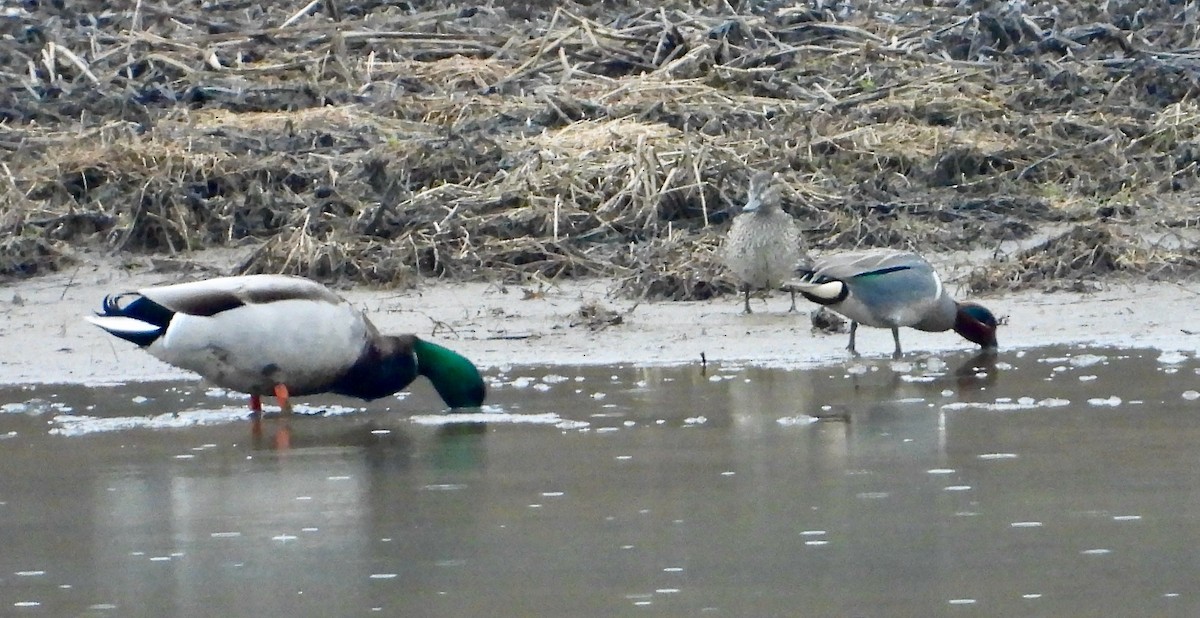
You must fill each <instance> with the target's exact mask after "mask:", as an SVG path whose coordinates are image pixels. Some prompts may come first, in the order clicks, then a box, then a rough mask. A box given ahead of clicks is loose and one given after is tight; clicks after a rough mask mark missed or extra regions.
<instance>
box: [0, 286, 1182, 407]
mask: <svg viewBox="0 0 1200 618" xmlns="http://www.w3.org/2000/svg"><path fill="white" fill-rule="evenodd" d="M203 276H204V275H203V274H200V273H160V272H154V271H152V270H145V269H143V270H135V271H130V270H128V269H123V268H119V267H116V266H114V265H111V264H108V263H105V262H93V263H89V264H87V265H85V266H83V267H81V268H79V269H77V270H74V271H71V272H65V273H61V274H55V275H51V276H45V277H38V278H34V279H31V280H28V281H24V282H19V283H16V284H10V285H8V286H6V287H5V288H4V289H3V290H0V305H2V306H4V308H5V319H4V320H3V321H0V384H21V383H31V382H35V383H89V384H90V383H103V382H111V381H126V380H148V379H166V378H181V377H185V376H186V375H187V374H185V373H184V372H182V371H179V370H176V369H173V368H171V367H169V366H167V365H164V364H163V363H160V362H158V361H157V360H155V359H153V358H151V357H150V356H149V355H147V354H144V353H142V352H140V351H139V350H137V349H136V348H135V347H134V346H132V345H129V344H126V343H125V342H122V341H119V340H117V339H115V338H113V337H111V336H108V335H106V334H104V333H103V332H102V331H100V330H99V329H97V328H96V327H94V326H92V325H90V324H88V323H86V322H84V321H83V320H82V319H80V316H82V315H83V314H85V313H87V312H90V311H92V310H94V309H95V308H97V307H99V304H100V301H101V299H102V298H103V297H104V295H105V294H108V293H113V292H119V291H126V290H132V289H136V288H138V287H140V286H146V285H155V284H160V283H174V282H178V281H186V280H194V279H198V278H202V277H203ZM946 279H947V280H949V281H953V278H952V275H951V276H947V277H946ZM610 283H611V282H608V281H585V282H574V281H572V282H561V283H556V284H554V285H550V286H542V287H540V288H539V287H538V286H503V285H498V284H497V285H489V284H482V283H465V284H463V283H443V282H431V283H428V284H426V285H423V286H421V287H420V288H419V289H416V290H409V291H402V292H397V291H389V290H370V289H361V288H360V289H353V290H346V291H341V293H343V294H344V295H345V296H346V297H347V298H349V299H350V300H351V301H353V302H354V303H356V304H358V305H359V306H361V307H363V308H364V309H365V310H366V311H367V312H368V314H369V315H370V317H371V319H372V320H373V321H374V322H375V324H376V325H377V326H378V327H379V328H380V330H381V331H383V332H413V333H416V334H418V335H421V336H426V337H430V338H432V339H434V340H437V341H439V342H442V343H444V344H445V345H448V346H450V347H453V348H455V349H457V350H459V351H461V352H462V353H464V354H466V355H467V356H468V357H470V358H472V359H473V360H475V361H476V362H477V363H479V364H480V365H481V366H484V367H501V366H505V365H509V364H535V363H565V364H590V365H594V364H609V363H626V362H628V363H642V364H645V363H650V364H655V363H660V364H681V363H697V362H699V360H700V356H701V354H704V355H705V356H706V357H707V358H708V359H709V360H710V361H753V362H756V363H760V364H765V365H772V366H816V365H821V364H829V363H841V362H844V361H845V360H847V354H846V352H845V349H844V348H845V345H846V341H847V336H846V335H845V334H833V335H829V334H814V333H813V332H812V330H811V326H810V321H809V317H808V313H807V312H808V310H809V309H811V307H810V306H808V305H805V304H803V303H801V305H800V306H801V307H802V308H803V310H804V311H802V312H800V313H796V314H789V313H787V308H788V299H787V295H786V294H782V293H778V294H775V295H773V296H771V297H770V298H768V299H767V300H766V301H765V302H764V301H761V300H759V301H755V302H754V304H753V306H754V309H755V313H754V314H752V315H743V314H742V313H741V301H740V300H739V299H738V298H737V297H735V296H728V297H724V298H719V299H716V300H712V301H704V302H641V303H638V302H635V301H631V300H621V299H610V298H608V296H609V294H608V292H609V286H610ZM951 286H952V284H951ZM952 289H953V287H952ZM975 300H978V301H980V302H982V303H984V304H985V305H987V306H988V307H989V308H991V309H992V311H993V312H994V313H996V315H997V316H1003V317H1004V319H1006V320H1007V324H1006V325H1004V326H1002V327H1001V330H1000V332H999V341H1000V345H1001V348H1002V349H1005V350H1013V349H1022V348H1029V347H1035V346H1044V345H1052V344H1065V343H1089V344H1101V345H1112V346H1119V347H1155V348H1160V349H1168V350H1183V351H1190V352H1192V353H1195V351H1196V350H1197V349H1198V348H1200V335H1197V334H1193V333H1189V332H1185V330H1184V329H1187V328H1188V322H1187V321H1186V320H1184V319H1183V318H1182V317H1181V316H1189V315H1191V314H1192V312H1193V310H1194V307H1195V304H1196V303H1197V302H1198V301H1200V294H1198V292H1197V289H1196V287H1195V286H1194V285H1192V286H1189V285H1179V284H1174V283H1165V282H1158V283H1155V282H1133V283H1131V282H1120V283H1110V284H1108V285H1107V287H1106V288H1105V289H1103V290H1101V291H1098V292H1094V293H1088V294H1079V293H1070V292H1057V293H1052V294H1046V293H1041V292H1023V293H1018V294H1009V295H1003V296H996V297H985V298H978V299H975ZM590 304H598V305H599V306H601V307H604V308H608V309H611V310H613V311H615V312H616V313H617V314H619V315H620V316H621V323H620V324H616V325H610V326H606V327H601V328H592V327H590V326H589V325H587V323H586V320H584V319H582V318H581V317H580V315H579V311H580V308H581V307H583V306H585V305H590ZM901 341H902V343H903V345H904V348H905V351H906V352H910V353H913V354H915V355H918V356H919V355H920V354H921V353H929V352H944V351H953V350H963V351H969V350H970V349H971V348H972V347H973V345H972V344H970V343H969V342H967V341H965V340H962V339H961V338H959V337H958V336H957V335H955V334H953V333H922V332H918V331H914V330H912V329H905V330H904V331H903V332H902V334H901ZM891 349H892V342H891V336H890V334H889V333H888V332H887V331H883V330H877V329H863V330H862V331H861V332H860V335H859V351H860V352H862V353H863V354H864V356H866V357H878V358H883V357H887V356H888V355H889V354H890V352H891Z"/></svg>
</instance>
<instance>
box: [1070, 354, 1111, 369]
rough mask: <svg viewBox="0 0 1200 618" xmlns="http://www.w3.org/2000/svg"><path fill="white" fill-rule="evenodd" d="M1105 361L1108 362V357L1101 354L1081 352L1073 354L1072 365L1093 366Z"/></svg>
mask: <svg viewBox="0 0 1200 618" xmlns="http://www.w3.org/2000/svg"><path fill="white" fill-rule="evenodd" d="M1105 362H1108V357H1107V356H1102V355H1100V354H1080V355H1079V356H1072V357H1071V360H1070V364H1071V366H1072V367H1091V366H1092V365H1099V364H1101V363H1105Z"/></svg>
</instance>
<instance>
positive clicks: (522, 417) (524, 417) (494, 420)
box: [409, 412, 591, 429]
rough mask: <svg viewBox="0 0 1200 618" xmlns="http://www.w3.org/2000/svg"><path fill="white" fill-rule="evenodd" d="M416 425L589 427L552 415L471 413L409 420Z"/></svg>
mask: <svg viewBox="0 0 1200 618" xmlns="http://www.w3.org/2000/svg"><path fill="white" fill-rule="evenodd" d="M409 420H410V421H412V422H413V423H416V424H418V425H426V426H437V425H455V424H470V423H487V424H496V425H499V424H511V425H553V426H555V427H557V428H559V429H584V428H586V427H588V426H590V425H591V423H588V422H586V421H573V420H568V419H564V418H563V417H561V416H559V415H557V414H555V413H553V412H545V413H542V414H510V413H508V412H473V413H463V414H418V415H415V416H412V417H410V418H409Z"/></svg>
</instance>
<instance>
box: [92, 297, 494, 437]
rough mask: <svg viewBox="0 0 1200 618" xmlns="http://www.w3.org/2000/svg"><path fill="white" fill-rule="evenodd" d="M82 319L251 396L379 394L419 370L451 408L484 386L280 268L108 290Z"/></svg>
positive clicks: (474, 402) (461, 364)
mask: <svg viewBox="0 0 1200 618" xmlns="http://www.w3.org/2000/svg"><path fill="white" fill-rule="evenodd" d="M86 319H87V320H88V321H89V322H91V323H93V324H95V325H97V326H99V327H100V328H103V329H104V330H106V331H108V332H109V333H112V334H113V335H116V336H117V337H120V338H121V339H124V340H126V341H129V342H132V343H134V344H137V345H138V346H140V347H141V348H142V349H144V350H146V351H147V352H149V353H150V354H152V355H153V356H155V357H156V358H158V359H159V360H162V361H164V362H166V363H169V364H171V365H174V366H176V367H180V368H183V369H187V370H190V371H194V372H196V373H198V374H200V375H201V376H203V377H205V378H207V379H208V380H209V381H211V382H213V383H214V384H217V385H218V386H222V387H224V388H228V389H231V390H235V391H240V392H243V393H249V394H250V408H251V410H253V411H254V412H256V413H258V412H261V411H262V401H261V396H263V395H274V396H275V397H276V399H277V400H278V402H279V406H280V408H282V409H283V410H284V411H285V412H290V410H291V404H290V403H289V399H288V398H289V397H290V396H293V395H309V394H314V393H337V394H341V395H349V396H352V397H358V398H360V399H366V400H371V399H378V398H380V397H384V396H387V395H391V394H393V393H396V392H398V391H400V390H401V389H403V388H405V387H406V386H408V385H409V384H410V383H411V382H412V381H413V380H414V379H416V377H417V376H418V375H422V376H425V377H426V378H428V379H429V381H430V382H432V383H433V387H434V389H436V390H437V392H438V394H439V395H441V397H442V400H443V401H445V402H446V405H448V406H450V407H451V408H469V407H477V406H479V405H480V404H482V403H483V399H484V395H485V391H486V389H485V387H484V383H483V378H482V377H481V376H480V374H479V370H478V369H477V368H476V367H475V365H473V364H472V363H471V361H469V360H467V359H466V358H464V357H463V356H461V355H460V354H458V353H456V352H453V351H451V350H449V349H447V348H444V347H442V346H440V345H437V344H435V343H432V342H429V341H426V340H424V339H421V338H419V337H417V336H415V335H396V336H385V335H380V334H379V331H377V330H376V329H375V325H373V324H372V323H371V321H370V320H368V319H367V317H366V316H365V315H364V314H363V313H362V312H361V311H359V310H358V309H356V308H354V307H353V306H351V305H350V303H348V302H346V301H345V300H344V299H342V298H341V297H340V296H338V295H337V294H335V293H334V292H332V291H331V290H329V288H326V287H325V286H323V285H321V284H319V283H316V282H314V281H310V280H308V279H303V278H300V277H291V276H285V275H248V276H240V277H220V278H216V279H207V280H204V281H196V282H194V283H180V284H176V285H164V286H155V287H149V288H144V289H141V290H138V291H136V292H126V293H123V294H117V295H110V296H107V297H105V299H104V303H103V306H102V308H101V310H100V311H99V312H97V313H96V315H94V316H86Z"/></svg>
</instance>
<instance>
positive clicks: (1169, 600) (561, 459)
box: [0, 349, 1200, 616]
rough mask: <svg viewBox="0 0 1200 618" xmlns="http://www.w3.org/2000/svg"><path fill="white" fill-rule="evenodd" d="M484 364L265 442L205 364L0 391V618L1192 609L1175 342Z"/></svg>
mask: <svg viewBox="0 0 1200 618" xmlns="http://www.w3.org/2000/svg"><path fill="white" fill-rule="evenodd" d="M976 367H978V369H973V368H976ZM489 374H490V377H491V379H492V385H491V389H492V390H491V396H490V403H489V405H488V406H487V407H486V408H485V409H484V410H483V412H482V413H481V414H478V415H473V416H470V417H466V418H463V417H448V416H444V415H441V414H440V410H438V408H437V407H436V406H437V404H436V401H435V399H434V397H433V395H432V391H431V389H429V388H428V387H427V385H420V386H418V387H417V388H416V392H415V393H414V394H412V395H409V396H407V397H404V398H403V400H401V401H398V400H395V399H388V400H383V401H380V402H375V403H373V404H370V405H369V406H366V407H365V408H360V404H359V403H356V402H354V401H353V400H343V399H324V400H309V401H308V403H309V404H310V405H309V406H307V407H303V408H301V410H300V411H301V412H303V414H299V415H298V416H297V417H295V418H293V419H290V420H288V419H281V418H270V417H269V418H267V419H265V420H264V421H263V422H262V423H261V425H260V426H259V427H258V429H259V430H260V431H259V432H257V433H256V432H255V431H254V425H253V424H252V423H251V422H250V421H248V420H247V419H246V418H245V407H244V406H245V398H244V397H242V396H239V395H236V394H225V393H223V392H221V391H217V390H213V389H207V388H205V387H204V386H201V385H200V384H198V383H193V382H188V383H170V384H162V383H157V384H132V385H127V386H115V387H107V388H85V387H77V386H73V387H64V386H57V387H50V386H41V387H37V388H27V389H7V390H0V404H5V405H3V406H2V407H0V470H3V474H0V615H9V614H13V615H86V616H168V615H170V616H228V615H263V616H277V615H288V616H333V615H340V616H345V615H446V616H467V615H485V614H486V615H494V616H524V615H641V614H647V615H697V614H705V615H710V614H711V615H728V616H767V615H787V616H795V615H806V616H851V615H862V616H930V615H956V614H959V613H962V614H973V615H993V616H995V615H1023V616H1064V615H1155V616H1173V615H1178V616H1193V615H1196V613H1197V611H1198V610H1200V592H1198V591H1197V589H1196V586H1195V576H1196V573H1197V570H1198V567H1200V552H1197V551H1196V548H1195V547H1194V539H1195V538H1196V530H1197V525H1198V524H1200V521H1198V520H1200V509H1198V508H1197V503H1198V499H1200V446H1198V445H1200V400H1198V398H1200V394H1198V393H1197V392H1196V391H1197V390H1200V375H1198V374H1200V362H1198V361H1197V360H1196V359H1195V358H1194V357H1193V356H1191V355H1181V354H1172V353H1167V354H1164V353H1160V352H1157V351H1147V350H1112V349H1044V350H1032V351H1027V352H1023V353H1014V352H1009V353H1003V354H1001V355H1000V356H999V357H998V358H996V359H993V360H991V361H988V360H987V359H980V358H973V357H970V356H969V355H966V354H963V355H959V356H946V357H942V358H932V359H914V360H912V361H910V362H905V363H899V364H893V363H890V362H886V361H863V362H847V363H845V364H843V365H839V366H837V367H833V368H826V369H820V370H784V369H766V368H759V367H753V366H729V365H725V366H718V365H711V364H710V365H709V366H708V367H707V368H706V371H702V368H701V367H700V366H698V365H697V366H689V367H670V368H668V367H649V368H647V367H587V368H579V367H535V368H528V367H514V368H510V369H507V370H505V371H503V372H497V371H492V372H489ZM322 411H324V412H322ZM463 421H473V422H463ZM285 447H286V448H285Z"/></svg>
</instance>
